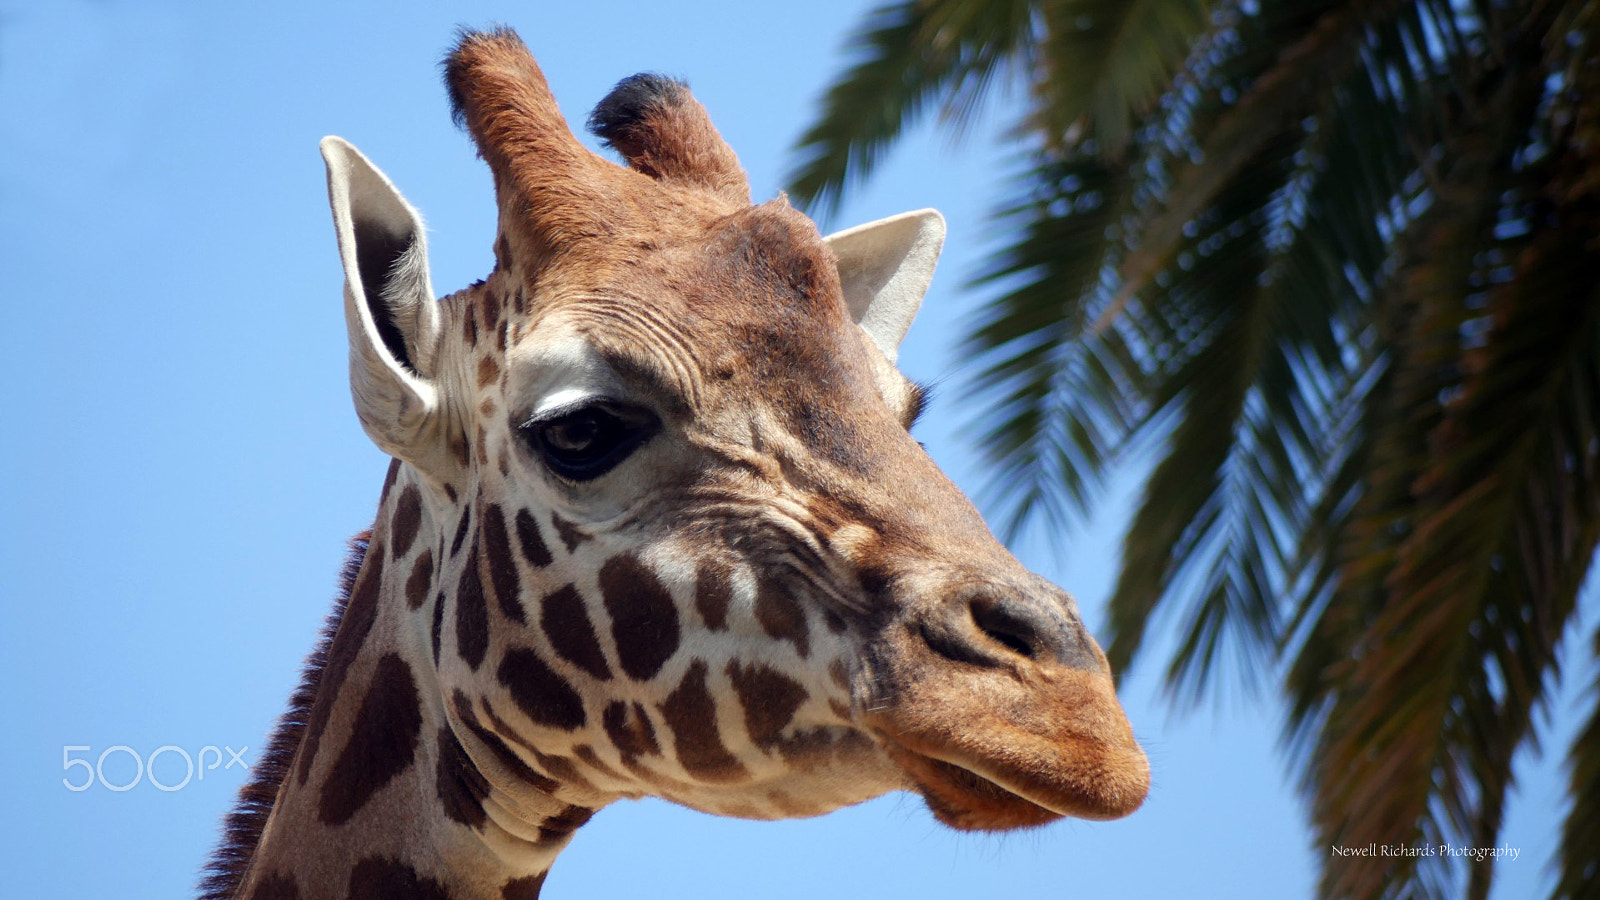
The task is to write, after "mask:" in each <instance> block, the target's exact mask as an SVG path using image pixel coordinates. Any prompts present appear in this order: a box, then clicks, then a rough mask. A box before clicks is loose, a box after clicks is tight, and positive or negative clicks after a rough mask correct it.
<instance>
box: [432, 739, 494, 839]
mask: <svg viewBox="0 0 1600 900" xmlns="http://www.w3.org/2000/svg"><path fill="white" fill-rule="evenodd" d="M434 748H435V751H436V752H437V753H438V756H439V758H438V761H437V763H436V764H435V766H434V786H435V791H436V793H437V794H438V796H439V805H440V807H441V808H443V809H444V814H445V815H446V816H448V817H449V818H450V819H451V820H452V821H456V822H460V823H461V824H463V825H466V826H467V827H469V828H476V827H477V826H479V825H482V824H483V821H484V819H485V818H486V817H487V813H485V812H484V811H483V798H485V797H487V796H489V782H488V780H486V779H485V778H484V777H483V773H482V772H479V771H478V769H477V767H476V766H474V765H473V764H472V759H471V757H469V756H467V751H465V750H463V749H461V742H460V741H458V740H456V736H455V733H454V732H452V731H451V730H450V728H449V726H446V725H441V726H440V727H439V734H438V736H437V738H436V739H435V740H434Z"/></svg>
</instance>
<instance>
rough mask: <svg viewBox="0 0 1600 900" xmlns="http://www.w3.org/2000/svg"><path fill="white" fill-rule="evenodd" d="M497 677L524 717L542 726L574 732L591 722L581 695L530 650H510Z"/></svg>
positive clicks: (501, 664) (527, 648) (519, 648)
mask: <svg viewBox="0 0 1600 900" xmlns="http://www.w3.org/2000/svg"><path fill="white" fill-rule="evenodd" d="M498 677H499V679H500V683H501V684H503V685H505V686H506V688H507V689H508V690H510V691H511V699H512V700H515V701H516V703H517V708H518V709H520V710H522V714H523V715H525V716H527V717H528V718H529V719H531V720H533V721H534V722H536V723H538V724H540V725H547V726H549V727H551V728H561V729H565V730H567V731H572V730H573V729H576V728H581V727H582V726H583V723H584V722H585V721H587V720H588V717H587V716H586V715H585V714H584V711H583V699H582V698H580V697H579V696H578V692H577V691H575V690H573V689H572V685H571V684H569V683H568V682H567V680H566V679H565V678H562V677H561V676H560V675H558V674H556V672H555V670H553V669H551V668H550V667H549V666H548V665H546V664H545V661H544V660H542V659H540V658H539V654H538V653H536V652H534V651H533V649H532V648H531V647H513V648H511V649H510V650H507V651H506V655H505V659H503V660H501V661H500V671H499V673H498Z"/></svg>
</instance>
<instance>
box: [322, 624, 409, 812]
mask: <svg viewBox="0 0 1600 900" xmlns="http://www.w3.org/2000/svg"><path fill="white" fill-rule="evenodd" d="M421 729H422V709H421V706H420V702H419V699H418V697H417V683H416V679H415V678H413V677H412V674H411V667H410V666H409V665H407V664H406V662H405V660H403V659H401V658H400V657H399V656H398V655H397V654H394V653H386V654H384V655H383V656H382V657H380V658H379V659H378V664H377V671H376V672H375V673H373V676H372V680H371V684H370V685H369V686H368V687H367V696H366V697H365V698H364V699H363V700H362V701H361V709H360V711H359V712H357V713H356V718H355V725H354V727H353V728H352V729H351V734H350V739H349V741H348V742H346V744H345V745H344V749H343V750H341V751H340V753H339V757H338V759H337V760H335V761H334V764H333V768H332V770H331V771H329V773H328V777H327V778H326V779H324V780H323V783H322V797H321V801H320V803H319V805H318V807H317V815H318V818H319V819H320V820H321V821H322V822H323V824H325V825H342V824H344V823H345V822H348V821H350V819H351V817H353V816H354V815H355V814H356V813H358V812H360V811H361V808H362V807H363V806H365V805H366V804H367V801H369V800H371V799H372V795H373V794H376V793H377V792H378V791H379V790H381V789H382V788H383V787H384V785H387V784H388V783H389V782H390V781H392V780H394V778H395V777H396V776H398V775H399V774H400V773H401V772H403V771H405V769H406V767H408V766H410V765H411V762H412V760H413V759H415V758H416V754H417V739H418V737H419V734H420V731H421Z"/></svg>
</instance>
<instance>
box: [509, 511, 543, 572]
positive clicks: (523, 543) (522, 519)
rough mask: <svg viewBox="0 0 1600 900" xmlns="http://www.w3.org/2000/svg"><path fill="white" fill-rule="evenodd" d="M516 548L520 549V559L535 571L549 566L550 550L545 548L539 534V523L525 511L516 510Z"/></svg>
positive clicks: (541, 535) (541, 536)
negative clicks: (524, 560)
mask: <svg viewBox="0 0 1600 900" xmlns="http://www.w3.org/2000/svg"><path fill="white" fill-rule="evenodd" d="M517 546H518V547H520V548H521V549H522V558H523V559H526V560H527V561H528V565H530V566H533V567H534V568H535V569H542V568H544V567H545V566H548V565H550V562H551V556H550V548H549V547H547V546H545V542H544V535H543V534H540V533H539V523H538V522H536V521H534V518H533V514H532V513H530V512H528V511H527V510H526V509H519V510H517Z"/></svg>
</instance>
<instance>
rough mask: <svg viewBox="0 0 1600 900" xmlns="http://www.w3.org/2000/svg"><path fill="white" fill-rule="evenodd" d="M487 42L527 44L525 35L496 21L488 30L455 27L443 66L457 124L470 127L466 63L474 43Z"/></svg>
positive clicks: (452, 115) (453, 120)
mask: <svg viewBox="0 0 1600 900" xmlns="http://www.w3.org/2000/svg"><path fill="white" fill-rule="evenodd" d="M485 42H498V43H505V44H512V45H515V46H517V47H522V48H523V50H524V51H526V49H527V47H526V45H525V44H523V43H522V37H521V36H520V35H518V34H517V33H516V32H515V31H513V30H511V29H510V28H508V27H506V26H504V25H495V26H493V27H491V28H490V29H489V30H488V31H478V30H477V29H474V28H467V27H466V26H462V27H460V28H458V29H456V42H455V46H454V47H452V48H450V52H449V53H447V54H445V57H444V60H443V62H441V63H440V64H439V65H440V68H442V69H443V70H444V88H445V91H446V92H448V93H449V95H450V120H451V121H452V122H454V123H456V127H457V128H460V129H463V130H465V129H466V127H467V104H466V93H467V87H468V84H467V81H468V78H467V67H468V62H469V60H470V53H469V51H470V50H471V49H472V47H473V45H475V44H479V43H485Z"/></svg>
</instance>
